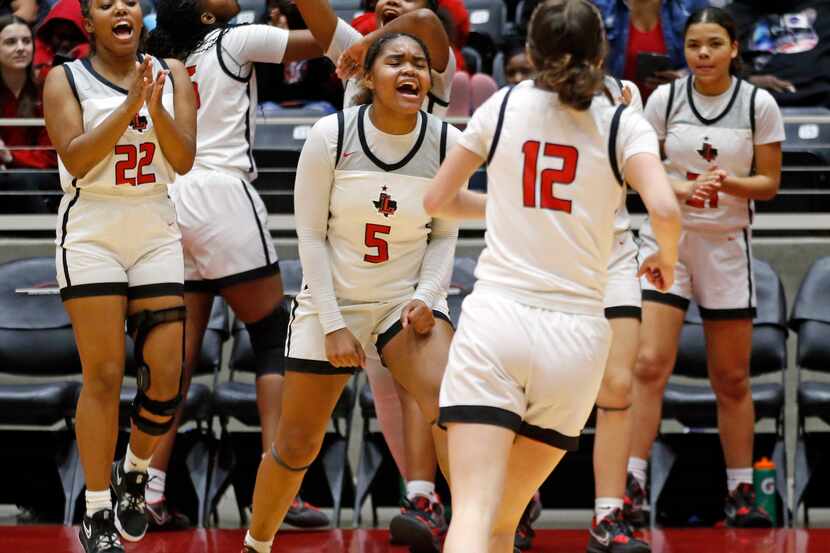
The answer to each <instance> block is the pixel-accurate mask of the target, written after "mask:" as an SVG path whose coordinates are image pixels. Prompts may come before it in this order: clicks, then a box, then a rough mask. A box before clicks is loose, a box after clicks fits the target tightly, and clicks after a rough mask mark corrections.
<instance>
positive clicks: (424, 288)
mask: <svg viewBox="0 0 830 553" xmlns="http://www.w3.org/2000/svg"><path fill="white" fill-rule="evenodd" d="M460 137H461V131H459V130H458V129H456V128H455V127H453V126H452V125H450V126H449V127H448V128H447V150H449V149H450V148H452V147H453V146H455V144H456V143H457V142H458V140H459V138H460ZM457 241H458V221H457V220H454V219H438V218H434V219H432V232H431V233H430V237H429V244H427V249H426V252H425V253H424V261H423V263H422V264H421V275H420V278H419V279H418V287H417V288H416V290H415V294H414V295H413V297H412V299H415V300H421V301H423V302H424V303H425V304H426V305H427V307H429V308H430V309H432V308H433V307H435V303H436V302H437V301H438V300H439V299H440V298H443V297H446V295H447V292H448V289H449V283H450V279H451V276H452V268H453V260H454V259H455V245H456V242H457Z"/></svg>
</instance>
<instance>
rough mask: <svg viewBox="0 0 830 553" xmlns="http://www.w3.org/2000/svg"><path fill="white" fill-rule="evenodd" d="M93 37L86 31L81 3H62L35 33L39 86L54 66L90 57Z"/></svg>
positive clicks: (63, 0) (74, 0)
mask: <svg viewBox="0 0 830 553" xmlns="http://www.w3.org/2000/svg"><path fill="white" fill-rule="evenodd" d="M89 50H90V46H89V33H88V32H87V30H86V29H85V28H84V23H83V17H82V15H81V4H80V2H78V0H58V2H57V3H55V5H54V6H53V7H52V9H51V10H50V11H49V14H48V15H47V16H46V18H45V19H44V20H43V23H41V24H40V26H39V27H38V28H37V30H36V31H35V74H36V78H37V80H38V82H40V83H43V82H44V81H45V80H46V74H47V73H48V72H49V70H50V69H51V68H52V66H54V65H60V63H62V62H63V61H66V60H74V59H81V58H85V57H87V56H88V55H89Z"/></svg>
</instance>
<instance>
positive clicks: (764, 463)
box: [755, 457, 775, 470]
mask: <svg viewBox="0 0 830 553" xmlns="http://www.w3.org/2000/svg"><path fill="white" fill-rule="evenodd" d="M755 468H756V469H758V470H773V469H774V468H775V463H773V462H772V461H770V460H769V459H767V458H766V457H761V460H760V461H758V462H756V463H755Z"/></svg>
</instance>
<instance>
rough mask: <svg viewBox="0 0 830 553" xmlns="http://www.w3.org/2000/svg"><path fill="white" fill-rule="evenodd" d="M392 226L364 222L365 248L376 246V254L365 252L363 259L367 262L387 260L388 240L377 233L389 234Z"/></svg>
mask: <svg viewBox="0 0 830 553" xmlns="http://www.w3.org/2000/svg"><path fill="white" fill-rule="evenodd" d="M391 231H392V227H390V226H389V225H376V224H374V223H366V233H365V235H364V244H365V245H366V247H367V248H377V249H378V251H377V253H376V254H368V253H367V254H365V255H364V256H363V261H366V262H367V263H383V262H384V261H388V260H389V242H387V241H386V240H384V239H383V238H378V236H377V235H378V234H389V233H390V232H391Z"/></svg>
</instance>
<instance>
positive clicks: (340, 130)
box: [334, 111, 346, 167]
mask: <svg viewBox="0 0 830 553" xmlns="http://www.w3.org/2000/svg"><path fill="white" fill-rule="evenodd" d="M345 119H346V118H345V116H344V115H343V112H342V111H338V112H337V155H336V156H335V158H334V166H335V167H337V164H338V163H340V154H342V153H343V134H344V132H345V128H346V120H345Z"/></svg>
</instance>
